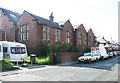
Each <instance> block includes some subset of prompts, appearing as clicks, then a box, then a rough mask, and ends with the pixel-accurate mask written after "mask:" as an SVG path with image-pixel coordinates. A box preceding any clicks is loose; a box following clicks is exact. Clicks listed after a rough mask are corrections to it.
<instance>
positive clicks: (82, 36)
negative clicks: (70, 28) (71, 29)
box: [75, 24, 87, 51]
mask: <svg viewBox="0 0 120 83" xmlns="http://www.w3.org/2000/svg"><path fill="white" fill-rule="evenodd" d="M75 40H76V46H77V47H78V48H80V49H81V50H82V51H83V50H84V49H85V48H86V46H87V32H86V30H85V27H84V25H83V24H81V25H80V26H78V27H77V28H76V29H75Z"/></svg>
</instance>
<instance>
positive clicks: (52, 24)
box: [24, 11, 62, 29]
mask: <svg viewBox="0 0 120 83" xmlns="http://www.w3.org/2000/svg"><path fill="white" fill-rule="evenodd" d="M24 12H26V13H28V14H30V15H31V16H32V17H33V18H35V20H36V21H37V22H38V23H40V24H43V25H47V26H50V27H53V28H57V29H62V27H61V26H60V25H59V24H58V23H56V22H53V21H51V20H48V19H45V18H42V17H40V16H37V15H34V14H32V13H29V12H27V11H24Z"/></svg>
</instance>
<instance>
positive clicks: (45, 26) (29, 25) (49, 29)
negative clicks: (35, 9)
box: [17, 11, 62, 55]
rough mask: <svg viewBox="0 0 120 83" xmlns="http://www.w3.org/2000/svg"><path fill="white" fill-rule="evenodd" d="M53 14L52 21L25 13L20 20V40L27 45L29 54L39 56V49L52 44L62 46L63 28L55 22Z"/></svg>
mask: <svg viewBox="0 0 120 83" xmlns="http://www.w3.org/2000/svg"><path fill="white" fill-rule="evenodd" d="M53 18H54V17H53V14H51V15H50V20H48V19H45V18H42V17H40V16H36V15H34V14H31V13H29V12H27V11H24V12H23V14H22V15H21V17H20V18H19V20H18V22H17V24H18V30H19V31H18V40H19V42H22V43H24V44H26V46H27V48H28V53H34V54H37V55H39V54H40V53H39V48H40V46H41V45H42V44H43V45H48V44H49V43H50V42H52V43H54V44H57V45H60V42H61V38H62V35H61V32H62V27H61V26H60V25H59V24H58V23H56V22H54V21H53Z"/></svg>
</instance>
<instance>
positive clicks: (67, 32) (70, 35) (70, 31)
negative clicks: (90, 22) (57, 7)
mask: <svg viewBox="0 0 120 83" xmlns="http://www.w3.org/2000/svg"><path fill="white" fill-rule="evenodd" d="M59 24H60V25H61V27H62V28H63V29H62V38H61V40H62V42H66V43H67V44H68V45H69V46H73V45H74V42H75V39H74V28H73V26H72V24H71V22H70V20H67V21H63V22H59Z"/></svg>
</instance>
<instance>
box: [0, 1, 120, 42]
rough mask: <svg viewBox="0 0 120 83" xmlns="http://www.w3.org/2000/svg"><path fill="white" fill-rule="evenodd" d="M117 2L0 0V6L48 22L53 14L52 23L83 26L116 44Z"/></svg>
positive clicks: (97, 35)
mask: <svg viewBox="0 0 120 83" xmlns="http://www.w3.org/2000/svg"><path fill="white" fill-rule="evenodd" d="M118 2H119V0H0V7H2V8H6V9H9V10H12V11H15V12H19V13H22V12H23V10H27V11H28V12H30V13H33V14H36V15H38V16H41V17H44V18H46V19H49V15H50V13H51V12H53V15H54V21H56V22H60V21H66V20H68V19H69V20H70V21H71V23H72V25H73V26H74V25H80V24H83V25H84V26H85V28H86V29H89V28H92V29H93V32H94V33H95V35H96V37H99V36H104V37H105V39H107V40H108V41H109V40H111V37H112V39H113V40H114V41H116V42H118Z"/></svg>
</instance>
